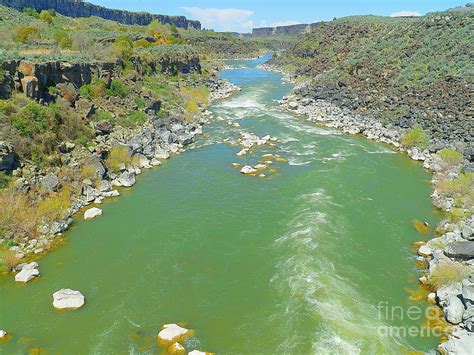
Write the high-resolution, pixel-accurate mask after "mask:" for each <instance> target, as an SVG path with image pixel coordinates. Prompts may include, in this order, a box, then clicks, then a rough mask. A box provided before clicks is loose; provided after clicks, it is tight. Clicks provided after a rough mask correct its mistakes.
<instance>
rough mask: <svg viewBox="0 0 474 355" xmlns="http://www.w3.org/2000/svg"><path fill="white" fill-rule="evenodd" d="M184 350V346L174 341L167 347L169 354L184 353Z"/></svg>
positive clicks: (182, 354)
mask: <svg viewBox="0 0 474 355" xmlns="http://www.w3.org/2000/svg"><path fill="white" fill-rule="evenodd" d="M185 352H186V350H185V349H184V346H182V345H181V344H180V343H174V344H173V345H171V346H170V347H169V348H168V353H169V354H171V355H184V353H185Z"/></svg>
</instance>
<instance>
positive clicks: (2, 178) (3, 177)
mask: <svg viewBox="0 0 474 355" xmlns="http://www.w3.org/2000/svg"><path fill="white" fill-rule="evenodd" d="M9 181H10V176H8V174H7V173H6V172H5V171H0V189H3V188H5V187H7V185H8V182H9Z"/></svg>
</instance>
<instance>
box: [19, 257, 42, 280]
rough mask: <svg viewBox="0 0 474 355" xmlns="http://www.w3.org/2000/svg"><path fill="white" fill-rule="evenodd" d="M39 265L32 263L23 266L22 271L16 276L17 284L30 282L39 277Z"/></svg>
mask: <svg viewBox="0 0 474 355" xmlns="http://www.w3.org/2000/svg"><path fill="white" fill-rule="evenodd" d="M39 274H40V273H39V270H38V263H37V262H31V263H29V264H25V265H23V266H22V268H21V271H20V272H19V273H18V274H16V275H15V281H16V282H24V283H26V282H28V281H31V280H33V279H34V278H35V277H38V276H39Z"/></svg>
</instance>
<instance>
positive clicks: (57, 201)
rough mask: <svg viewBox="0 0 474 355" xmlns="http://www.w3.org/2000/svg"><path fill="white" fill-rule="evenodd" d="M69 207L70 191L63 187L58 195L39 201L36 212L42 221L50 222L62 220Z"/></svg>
mask: <svg viewBox="0 0 474 355" xmlns="http://www.w3.org/2000/svg"><path fill="white" fill-rule="evenodd" d="M70 206H71V191H70V190H69V189H68V188H67V187H65V188H63V189H62V190H61V191H59V192H58V193H55V194H54V195H51V196H50V197H48V198H47V199H45V200H43V201H41V202H40V203H39V205H38V212H39V214H40V217H41V218H42V219H45V220H46V221H48V222H52V221H55V220H58V219H60V218H62V217H63V216H64V214H65V212H66V210H67V209H68V208H69V207H70Z"/></svg>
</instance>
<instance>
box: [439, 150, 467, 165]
mask: <svg viewBox="0 0 474 355" xmlns="http://www.w3.org/2000/svg"><path fill="white" fill-rule="evenodd" d="M437 154H438V156H439V157H440V158H441V160H442V161H443V163H444V164H446V165H447V166H448V167H451V166H453V165H456V164H458V163H460V162H461V161H462V160H463V155H462V154H461V153H459V152H458V151H457V150H454V149H442V150H440V151H439V152H438V153H437Z"/></svg>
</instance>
